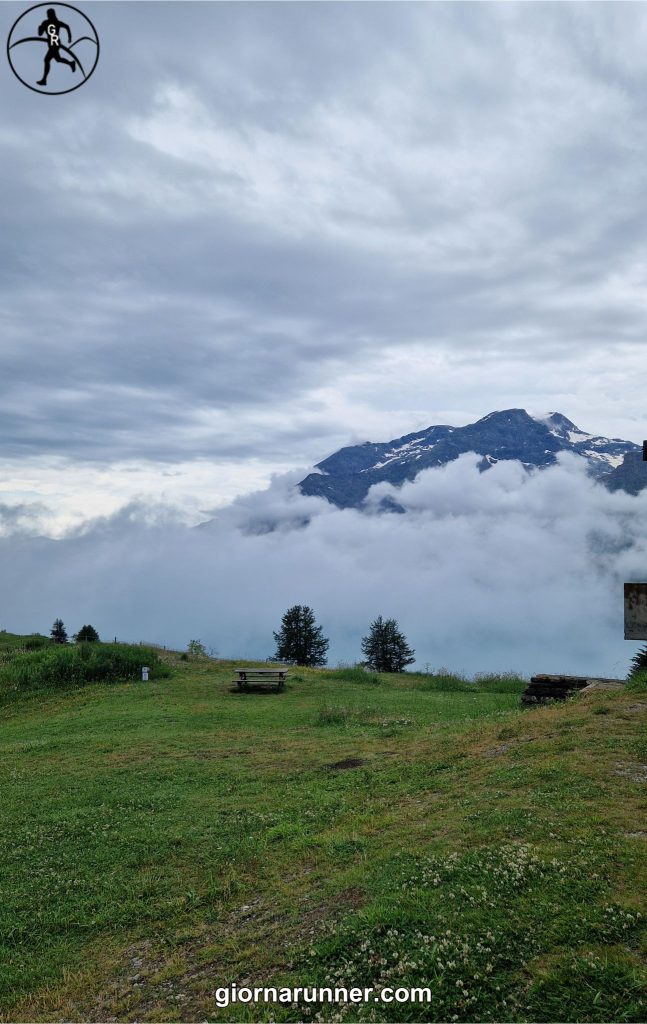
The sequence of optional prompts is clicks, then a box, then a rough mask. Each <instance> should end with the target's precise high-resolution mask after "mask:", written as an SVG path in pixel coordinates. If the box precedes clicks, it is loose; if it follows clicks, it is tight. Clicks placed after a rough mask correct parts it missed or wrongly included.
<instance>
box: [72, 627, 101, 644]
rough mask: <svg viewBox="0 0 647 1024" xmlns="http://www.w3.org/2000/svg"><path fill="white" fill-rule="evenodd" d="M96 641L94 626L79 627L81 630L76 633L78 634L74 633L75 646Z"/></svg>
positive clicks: (97, 636) (96, 634)
mask: <svg viewBox="0 0 647 1024" xmlns="http://www.w3.org/2000/svg"><path fill="white" fill-rule="evenodd" d="M98 639H99V634H98V633H97V631H96V629H95V628H94V626H90V625H88V626H81V628H80V630H79V631H78V633H76V634H75V636H74V640H75V641H76V643H77V644H91V643H96V642H97V640H98Z"/></svg>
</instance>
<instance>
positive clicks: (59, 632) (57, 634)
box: [49, 619, 67, 644]
mask: <svg viewBox="0 0 647 1024" xmlns="http://www.w3.org/2000/svg"><path fill="white" fill-rule="evenodd" d="M49 635H50V636H51V638H52V640H53V641H54V643H55V644H66V643H67V631H66V629H65V626H64V625H63V620H62V619H54V625H53V626H52V628H51V629H50V631H49Z"/></svg>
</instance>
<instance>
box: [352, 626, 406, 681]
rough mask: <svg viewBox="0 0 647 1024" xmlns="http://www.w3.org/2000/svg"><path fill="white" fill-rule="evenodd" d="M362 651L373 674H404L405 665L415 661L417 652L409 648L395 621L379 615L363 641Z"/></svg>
mask: <svg viewBox="0 0 647 1024" xmlns="http://www.w3.org/2000/svg"><path fill="white" fill-rule="evenodd" d="M362 651H363V653H364V657H365V658H366V665H367V668H370V669H371V670H372V671H373V672H402V671H403V670H404V667H405V665H410V664H411V662H413V661H415V657H414V654H415V651H413V650H412V649H411V647H409V644H408V643H407V640H406V637H405V636H404V634H403V633H402V632H401V631H400V628H399V626H398V624H397V622H396V621H395V619H383V618H382V616H381V615H378V617H377V619H376V620H375V622H372V623H371V628H370V631H369V634H368V636H365V637H364V638H363V640H362Z"/></svg>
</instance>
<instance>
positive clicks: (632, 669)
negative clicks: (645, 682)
mask: <svg viewBox="0 0 647 1024" xmlns="http://www.w3.org/2000/svg"><path fill="white" fill-rule="evenodd" d="M643 672H647V644H645V645H644V646H643V647H641V648H640V650H639V651H636V653H635V654H634V656H633V658H632V659H631V665H630V666H629V673H628V675H627V679H635V677H636V676H637V675H641V674H642V673H643Z"/></svg>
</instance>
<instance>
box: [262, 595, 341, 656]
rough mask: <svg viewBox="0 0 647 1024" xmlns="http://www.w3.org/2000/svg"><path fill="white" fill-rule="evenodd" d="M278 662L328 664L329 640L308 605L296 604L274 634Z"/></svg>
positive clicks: (288, 611) (289, 609) (286, 614)
mask: <svg viewBox="0 0 647 1024" xmlns="http://www.w3.org/2000/svg"><path fill="white" fill-rule="evenodd" d="M273 635H274V640H275V642H276V652H275V654H274V658H275V659H276V660H277V661H295V662H296V663H297V665H308V666H310V667H312V666H314V665H325V664H326V660H327V658H326V651H327V650H328V644H329V642H330V641H329V640H327V639H326V638H325V636H324V635H323V633H322V630H321V626H317V625H316V623H315V617H314V612H313V610H312V608H308V606H307V605H300V604H295V605H293V607H292V608H288V610H287V612H286V613H285V615H284V616H283V619H282V621H281V629H280V630H279V632H278V633H274V634H273Z"/></svg>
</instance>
